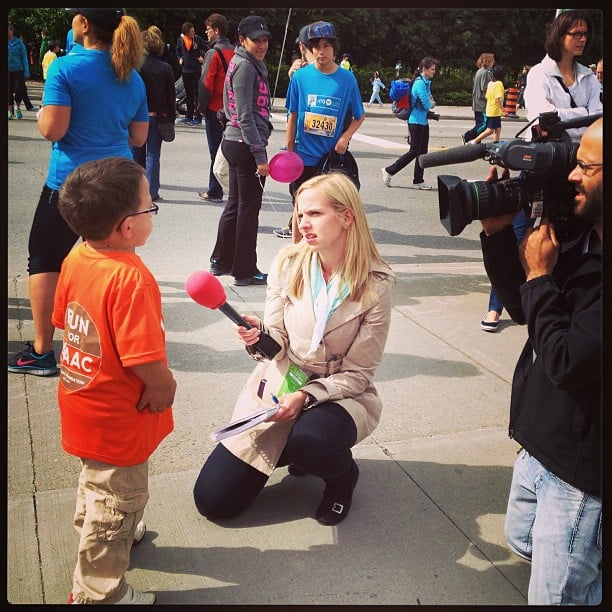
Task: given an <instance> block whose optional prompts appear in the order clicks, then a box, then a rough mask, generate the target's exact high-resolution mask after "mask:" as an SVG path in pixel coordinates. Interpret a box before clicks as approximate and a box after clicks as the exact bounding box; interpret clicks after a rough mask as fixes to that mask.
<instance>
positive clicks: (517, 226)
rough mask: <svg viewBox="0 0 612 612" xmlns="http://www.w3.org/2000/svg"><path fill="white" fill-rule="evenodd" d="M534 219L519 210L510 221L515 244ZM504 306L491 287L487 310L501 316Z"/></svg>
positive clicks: (519, 240) (531, 225)
mask: <svg viewBox="0 0 612 612" xmlns="http://www.w3.org/2000/svg"><path fill="white" fill-rule="evenodd" d="M534 223H535V219H529V218H528V217H527V215H526V214H525V211H524V210H523V209H521V210H519V212H518V213H517V214H516V216H515V217H514V219H513V221H512V229H513V230H514V237H515V238H516V244H519V243H520V242H521V240H522V239H523V236H524V235H525V232H526V231H527V230H528V229H529V228H530V227H533V224H534ZM503 309H504V305H503V304H502V303H501V301H500V299H499V298H498V297H497V293H495V289H494V288H493V287H491V291H490V292H489V310H495V311H497V313H498V314H500V315H501V313H502V310H503Z"/></svg>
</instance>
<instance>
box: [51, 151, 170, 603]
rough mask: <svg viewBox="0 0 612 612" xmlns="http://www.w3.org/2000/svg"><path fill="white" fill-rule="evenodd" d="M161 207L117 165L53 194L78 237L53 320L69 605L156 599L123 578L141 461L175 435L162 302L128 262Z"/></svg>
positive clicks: (140, 489) (141, 494)
mask: <svg viewBox="0 0 612 612" xmlns="http://www.w3.org/2000/svg"><path fill="white" fill-rule="evenodd" d="M157 210H158V206H157V205H156V204H154V203H153V202H152V201H151V196H150V194H149V182H148V180H147V177H146V175H145V171H144V169H143V168H142V166H140V165H139V164H137V163H136V162H134V161H132V160H128V159H125V158H119V157H107V158H105V159H99V160H96V161H92V162H87V163H85V164H82V165H80V166H77V168H76V169H75V170H73V171H72V173H71V174H69V175H68V177H67V178H66V180H65V182H64V184H63V185H62V187H61V190H60V194H59V211H60V214H61V215H62V217H63V218H64V219H65V220H66V223H67V224H68V225H69V226H70V228H71V229H72V230H73V231H74V232H76V233H77V234H78V235H80V236H82V237H83V242H82V243H81V244H79V245H77V246H76V247H75V248H73V249H72V251H71V252H70V253H69V254H68V256H67V257H66V259H65V260H64V262H63V264H62V268H61V272H60V275H59V280H58V284H57V290H56V293H55V302H54V308H53V315H52V319H53V324H54V325H55V327H57V328H58V329H63V330H64V335H63V343H62V352H61V358H60V367H61V373H60V381H59V386H58V402H59V407H60V423H61V439H62V447H63V448H64V450H65V451H66V452H67V453H70V454H72V455H75V456H77V457H79V459H80V462H81V474H80V476H79V486H78V489H77V502H76V513H75V518H74V527H75V529H76V531H77V532H78V533H79V535H80V542H79V550H78V557H77V564H76V568H75V571H74V574H73V584H72V592H71V594H70V598H69V600H68V602H69V603H76V604H100V603H103V604H152V603H154V601H155V594H154V593H141V592H139V591H136V590H134V589H133V588H132V587H131V586H130V585H128V584H127V582H126V580H125V572H126V570H127V568H128V565H129V561H130V552H131V548H132V544H133V542H134V541H135V540H136V541H138V540H139V539H141V538H142V535H144V529H145V528H144V524H143V523H142V522H141V519H142V516H143V514H144V508H145V505H146V503H147V501H148V498H149V493H148V459H149V457H150V455H151V454H152V453H153V451H154V450H155V449H156V448H157V446H158V445H159V444H160V442H161V441H162V440H163V439H164V438H165V437H166V436H167V435H168V434H169V433H170V432H171V431H172V429H173V427H174V421H173V415H172V403H173V401H174V394H175V391H176V382H175V380H174V377H173V375H172V372H171V371H170V370H169V369H168V364H167V358H166V346H165V342H166V340H165V331H164V324H163V316H162V309H161V293H160V290H159V287H158V285H157V282H156V281H155V278H154V277H153V275H152V274H151V272H150V270H149V269H148V268H147V267H146V266H145V265H144V263H143V262H142V260H141V259H140V257H139V256H138V255H136V253H135V249H136V247H139V246H142V245H144V244H145V243H146V241H147V238H148V237H149V236H150V234H151V231H152V229H153V223H152V219H151V215H152V214H156V213H157ZM139 532H140V533H139Z"/></svg>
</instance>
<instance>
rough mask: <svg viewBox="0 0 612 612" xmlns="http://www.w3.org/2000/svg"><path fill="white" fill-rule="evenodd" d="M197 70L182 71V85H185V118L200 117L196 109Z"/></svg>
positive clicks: (198, 74)
mask: <svg viewBox="0 0 612 612" xmlns="http://www.w3.org/2000/svg"><path fill="white" fill-rule="evenodd" d="M199 78H200V73H199V72H183V86H184V87H185V102H186V103H187V119H201V118H202V115H201V114H200V112H199V111H198V79H199Z"/></svg>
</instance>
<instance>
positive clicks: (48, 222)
mask: <svg viewBox="0 0 612 612" xmlns="http://www.w3.org/2000/svg"><path fill="white" fill-rule="evenodd" d="M58 202H59V191H57V190H56V189H50V188H49V187H47V186H46V185H45V186H44V187H43V190H42V193H41V194H40V199H39V200H38V206H37V207H36V212H35V213H34V220H33V221H32V227H31V229H30V239H29V242H28V274H30V275H32V274H41V273H43V272H59V271H60V268H61V267H62V262H63V261H64V258H65V257H66V255H68V253H69V252H70V250H71V249H72V247H73V246H74V245H75V243H76V241H77V240H78V239H79V236H78V234H75V233H74V232H73V231H72V230H71V229H70V227H68V224H67V223H66V221H64V218H63V217H62V215H60V212H59V209H58V207H57V205H58Z"/></svg>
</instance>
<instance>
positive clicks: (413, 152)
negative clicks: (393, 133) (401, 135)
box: [385, 123, 429, 185]
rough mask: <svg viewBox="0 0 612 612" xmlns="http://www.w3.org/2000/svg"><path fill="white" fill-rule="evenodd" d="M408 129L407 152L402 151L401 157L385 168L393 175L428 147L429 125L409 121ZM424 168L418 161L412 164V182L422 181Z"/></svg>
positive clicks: (423, 152)
mask: <svg viewBox="0 0 612 612" xmlns="http://www.w3.org/2000/svg"><path fill="white" fill-rule="evenodd" d="M408 130H409V131H410V149H409V150H408V153H404V155H402V156H401V157H399V158H398V159H396V160H395V162H393V163H392V164H391V165H390V166H387V167H386V168H385V170H386V171H387V172H388V173H389V174H390V175H391V176H393V175H394V174H397V173H398V172H399V171H400V170H402V169H404V168H405V167H406V166H407V165H408V164H409V163H410V162H411V161H412V160H414V159H416V158H417V157H418V156H419V155H424V154H425V153H427V149H428V147H429V125H420V124H418V123H409V124H408ZM423 174H424V170H423V168H421V166H419V163H418V162H415V164H414V179H413V181H412V182H413V183H414V184H415V185H416V184H418V183H422V182H423Z"/></svg>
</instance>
